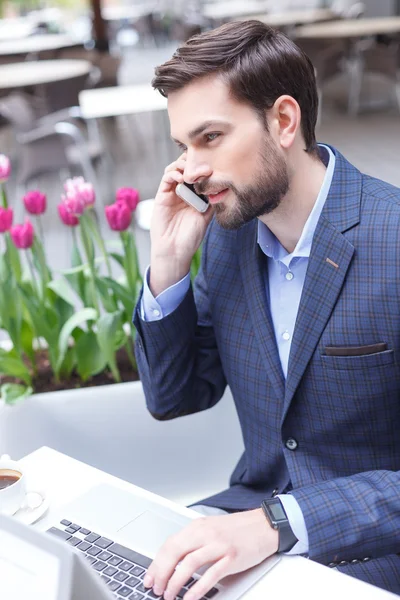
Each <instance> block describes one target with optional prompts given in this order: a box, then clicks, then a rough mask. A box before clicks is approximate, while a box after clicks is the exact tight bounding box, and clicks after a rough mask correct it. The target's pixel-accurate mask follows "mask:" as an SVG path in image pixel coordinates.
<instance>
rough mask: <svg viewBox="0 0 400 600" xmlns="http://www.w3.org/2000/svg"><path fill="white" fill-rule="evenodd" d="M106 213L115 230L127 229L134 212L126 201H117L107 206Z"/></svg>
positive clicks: (110, 224)
mask: <svg viewBox="0 0 400 600" xmlns="http://www.w3.org/2000/svg"><path fill="white" fill-rule="evenodd" d="M105 213H106V217H107V221H108V224H109V226H110V227H111V229H112V230H113V231H125V230H126V229H128V227H129V225H130V224H131V220H132V213H131V211H130V209H129V207H128V205H127V204H126V202H115V203H114V204H110V205H109V206H106V208H105Z"/></svg>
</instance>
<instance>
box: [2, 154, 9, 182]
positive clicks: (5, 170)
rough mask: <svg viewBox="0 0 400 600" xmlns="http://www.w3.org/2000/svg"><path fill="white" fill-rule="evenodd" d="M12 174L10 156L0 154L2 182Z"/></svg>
mask: <svg viewBox="0 0 400 600" xmlns="http://www.w3.org/2000/svg"><path fill="white" fill-rule="evenodd" d="M10 175H11V162H10V159H9V158H8V156H6V155H5V154H0V183H3V182H4V181H7V179H8V178H9V177H10Z"/></svg>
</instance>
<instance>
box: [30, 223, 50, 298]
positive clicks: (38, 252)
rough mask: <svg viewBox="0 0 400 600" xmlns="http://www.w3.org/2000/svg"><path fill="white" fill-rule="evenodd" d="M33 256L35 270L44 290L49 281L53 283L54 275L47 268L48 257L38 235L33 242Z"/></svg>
mask: <svg viewBox="0 0 400 600" xmlns="http://www.w3.org/2000/svg"><path fill="white" fill-rule="evenodd" d="M32 256H33V261H34V265H35V268H36V270H37V272H38V273H39V275H40V279H41V284H42V289H43V290H44V288H45V287H46V285H47V283H48V282H49V281H51V279H52V277H53V275H52V273H51V271H50V269H49V267H48V266H47V263H46V256H45V253H44V249H43V244H42V242H41V241H40V239H39V238H38V236H37V235H35V237H34V240H33V245H32Z"/></svg>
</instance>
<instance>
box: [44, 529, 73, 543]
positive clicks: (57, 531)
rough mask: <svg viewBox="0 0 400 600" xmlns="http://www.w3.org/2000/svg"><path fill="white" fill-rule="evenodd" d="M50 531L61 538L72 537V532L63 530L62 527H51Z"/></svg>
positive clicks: (67, 538)
mask: <svg viewBox="0 0 400 600" xmlns="http://www.w3.org/2000/svg"><path fill="white" fill-rule="evenodd" d="M47 531H48V533H51V534H52V535H56V536H57V537H59V538H61V539H62V540H69V538H70V537H71V534H70V533H65V531H61V529H57V527H50V529H48V530H47Z"/></svg>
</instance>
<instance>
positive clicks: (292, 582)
mask: <svg viewBox="0 0 400 600" xmlns="http://www.w3.org/2000/svg"><path fill="white" fill-rule="evenodd" d="M21 464H22V465H23V468H24V469H25V470H26V473H27V475H28V478H29V479H30V480H31V481H32V483H36V484H37V485H38V486H40V487H42V488H43V489H45V490H46V492H47V493H48V495H49V498H50V500H51V503H50V509H49V512H48V513H47V515H46V516H45V517H44V518H42V519H41V520H40V521H38V522H37V523H36V525H35V527H36V528H37V529H41V530H45V529H47V528H48V526H49V525H50V523H52V519H53V518H54V517H53V515H54V514H55V513H56V511H57V510H58V509H59V508H60V507H61V506H62V505H63V504H65V503H67V502H70V501H71V500H73V499H74V498H76V497H77V496H79V495H80V494H81V493H84V492H86V491H87V490H88V489H90V488H91V487H93V486H94V485H97V484H99V483H110V484H112V485H115V486H117V487H119V488H121V489H125V490H128V491H129V490H131V491H132V490H138V489H139V488H136V487H135V486H133V485H132V484H129V483H126V482H124V481H122V480H120V479H117V478H115V477H112V476H111V475H108V474H107V473H104V472H102V471H98V470H97V469H94V468H93V467H90V466H88V465H85V464H84V463H81V462H79V461H76V460H74V459H72V458H69V457H68V456H65V455H64V454H60V453H58V452H56V451H54V450H52V449H50V448H46V447H42V448H39V450H36V451H35V452H33V453H32V454H29V455H28V456H26V457H25V458H23V459H22V460H21ZM179 476H180V474H179V473H177V477H179ZM140 493H141V494H142V495H144V496H146V497H149V498H154V495H153V494H150V492H146V491H144V490H140ZM162 503H163V504H164V505H165V506H171V503H170V501H168V500H165V499H162ZM174 506H176V505H174ZM111 510H112V508H111ZM179 512H180V513H181V514H183V515H188V514H190V513H189V512H188V509H187V508H185V507H183V506H182V507H179ZM244 597H245V598H246V600H260V599H263V598H265V599H266V598H301V599H303V598H307V600H321V598H324V600H338V598H341V597H342V598H362V599H363V600H379V599H381V600H385V598H387V599H389V598H393V599H394V598H398V596H395V595H394V594H389V593H388V592H384V591H383V590H380V589H378V588H376V587H374V586H371V585H369V584H365V583H363V582H361V581H359V580H357V579H354V578H352V577H348V576H346V575H343V574H341V573H339V572H338V571H335V570H332V569H329V568H328V567H324V566H322V565H319V564H318V563H315V562H313V561H310V560H307V559H305V558H301V557H299V556H294V557H289V556H285V557H283V558H282V560H281V561H280V563H278V565H277V566H275V567H274V568H273V569H272V571H270V572H269V573H268V574H267V575H266V576H265V577H264V578H263V579H262V580H261V581H259V582H258V583H257V584H256V585H255V586H253V587H252V588H251V590H249V592H248V593H247V594H246V595H245V596H244Z"/></svg>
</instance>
